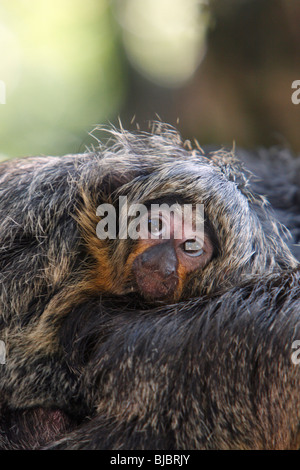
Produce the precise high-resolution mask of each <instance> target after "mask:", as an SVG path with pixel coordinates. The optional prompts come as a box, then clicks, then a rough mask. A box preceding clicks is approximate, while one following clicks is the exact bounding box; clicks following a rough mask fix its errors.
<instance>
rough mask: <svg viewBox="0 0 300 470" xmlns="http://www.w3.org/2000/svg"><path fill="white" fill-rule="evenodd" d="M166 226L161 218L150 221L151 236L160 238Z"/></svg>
mask: <svg viewBox="0 0 300 470" xmlns="http://www.w3.org/2000/svg"><path fill="white" fill-rule="evenodd" d="M163 228H164V224H163V222H162V220H161V218H160V217H153V218H151V219H148V231H149V233H150V234H151V235H154V236H155V237H158V236H159V235H161V234H162V233H163Z"/></svg>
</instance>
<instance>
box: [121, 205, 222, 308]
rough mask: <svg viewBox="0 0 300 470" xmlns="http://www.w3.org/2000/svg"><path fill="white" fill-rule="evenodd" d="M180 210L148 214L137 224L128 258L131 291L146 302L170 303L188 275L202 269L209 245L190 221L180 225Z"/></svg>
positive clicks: (180, 289)
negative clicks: (133, 247) (134, 244)
mask: <svg viewBox="0 0 300 470" xmlns="http://www.w3.org/2000/svg"><path fill="white" fill-rule="evenodd" d="M181 213H182V211H175V212H174V213H171V214H170V213H166V211H164V210H160V211H157V212H155V211H154V213H153V211H151V213H150V211H149V213H148V216H147V224H141V226H142V228H141V231H140V239H139V241H138V243H137V248H136V250H135V251H134V253H132V255H131V256H130V257H129V259H128V262H127V264H128V263H130V264H131V266H132V276H133V282H134V286H135V288H136V289H137V290H138V292H139V293H140V294H141V295H142V296H143V297H144V298H146V299H150V300H167V301H173V300H176V299H178V298H179V297H180V294H181V291H182V288H183V284H184V282H185V279H186V277H187V275H188V274H189V273H192V272H194V271H196V270H199V269H201V268H204V267H205V266H206V265H207V264H208V263H209V261H210V260H211V258H212V255H213V244H212V241H211V240H210V238H209V236H208V235H207V234H205V233H204V231H203V230H199V231H198V232H197V231H196V232H195V230H194V229H193V225H194V224H193V221H192V220H188V221H185V223H184V224H182V217H181Z"/></svg>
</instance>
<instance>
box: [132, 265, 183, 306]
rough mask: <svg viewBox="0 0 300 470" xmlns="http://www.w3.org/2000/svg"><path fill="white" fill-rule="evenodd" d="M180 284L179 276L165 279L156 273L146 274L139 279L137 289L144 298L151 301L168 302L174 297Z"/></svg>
mask: <svg viewBox="0 0 300 470" xmlns="http://www.w3.org/2000/svg"><path fill="white" fill-rule="evenodd" d="M177 284H178V279H177V276H169V277H168V278H167V279H163V278H162V277H161V276H159V275H156V274H155V273H153V272H151V273H144V274H142V275H141V276H140V277H139V279H137V289H138V292H139V293H140V295H142V297H144V298H146V299H149V300H167V299H171V298H173V296H174V293H175V290H176V287H177Z"/></svg>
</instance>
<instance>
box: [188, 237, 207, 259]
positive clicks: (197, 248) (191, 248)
mask: <svg viewBox="0 0 300 470" xmlns="http://www.w3.org/2000/svg"><path fill="white" fill-rule="evenodd" d="M202 246H203V242H200V241H198V240H192V239H191V240H187V241H185V242H184V243H183V251H184V252H185V253H186V254H187V255H188V256H194V257H197V256H201V255H202V254H203V249H202Z"/></svg>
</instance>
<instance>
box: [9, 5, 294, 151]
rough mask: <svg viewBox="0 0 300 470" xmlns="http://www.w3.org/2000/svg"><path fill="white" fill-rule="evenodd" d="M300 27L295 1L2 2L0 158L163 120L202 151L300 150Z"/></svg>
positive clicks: (70, 147)
mask: <svg viewBox="0 0 300 470" xmlns="http://www.w3.org/2000/svg"><path fill="white" fill-rule="evenodd" d="M299 24H300V2H298V1H291V0H226V2H225V1H224V0H210V1H209V0H207V1H206V0H72V1H71V0H60V1H58V0H52V1H51V2H50V1H49V0H31V1H30V2H29V1H28V0H14V1H12V2H11V1H8V0H1V3H0V59H1V60H0V81H1V83H2V84H5V88H6V91H5V93H6V96H5V103H6V104H0V142H1V145H0V154H1V153H2V154H3V155H6V156H9V157H14V156H19V155H32V154H52V155H58V154H64V153H68V152H80V151H84V150H85V148H86V145H89V144H90V143H91V142H92V138H91V137H90V136H89V134H88V133H89V132H90V131H91V130H92V129H93V128H94V126H96V125H97V124H106V123H108V122H113V123H117V121H118V117H120V118H121V121H122V123H123V125H124V127H133V126H135V124H132V123H131V121H132V117H133V116H136V121H137V122H138V123H139V125H140V127H141V128H145V129H146V128H147V122H148V121H149V120H152V119H155V118H156V115H159V116H160V117H161V119H162V120H165V121H167V122H170V123H171V124H174V125H176V124H177V127H179V130H180V131H181V133H182V134H183V136H184V137H185V138H190V139H193V138H194V137H195V138H197V139H198V141H199V142H200V144H202V145H205V144H216V145H220V146H221V145H224V146H231V145H232V143H233V142H236V144H237V145H238V146H244V147H255V146H259V145H266V146H269V145H277V144H280V145H287V146H289V147H291V148H292V149H293V150H294V151H297V152H299V151H300V132H299V124H300V105H294V104H293V103H292V101H291V95H292V89H291V85H292V82H293V81H294V80H297V79H300V62H299V59H300V28H299ZM0 102H1V96H0ZM178 120H179V121H178Z"/></svg>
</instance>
